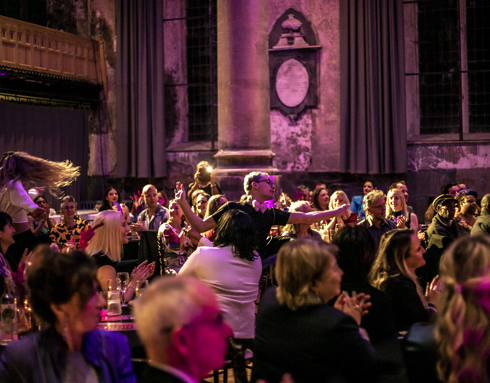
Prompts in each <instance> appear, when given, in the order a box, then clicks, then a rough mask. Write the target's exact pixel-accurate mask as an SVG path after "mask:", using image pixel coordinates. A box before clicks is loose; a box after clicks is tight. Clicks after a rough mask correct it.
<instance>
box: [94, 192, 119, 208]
mask: <svg viewBox="0 0 490 383" xmlns="http://www.w3.org/2000/svg"><path fill="white" fill-rule="evenodd" d="M111 190H115V191H116V192H117V202H118V203H121V195H120V194H119V192H118V191H117V189H116V188H115V187H112V186H108V187H106V188H105V190H104V198H103V199H102V206H101V207H100V208H99V211H104V210H112V205H111V204H110V203H109V201H107V198H106V197H107V196H108V195H109V192H110V191H111Z"/></svg>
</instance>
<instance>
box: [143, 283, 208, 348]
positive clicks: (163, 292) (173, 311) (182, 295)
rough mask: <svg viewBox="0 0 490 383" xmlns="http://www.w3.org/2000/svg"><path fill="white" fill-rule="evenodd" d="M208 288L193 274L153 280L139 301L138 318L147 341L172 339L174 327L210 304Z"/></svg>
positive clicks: (155, 342)
mask: <svg viewBox="0 0 490 383" xmlns="http://www.w3.org/2000/svg"><path fill="white" fill-rule="evenodd" d="M203 288H204V289H206V288H208V289H209V287H207V286H206V285H205V284H204V283H203V282H200V281H198V280H197V279H195V278H191V277H185V276H181V277H167V278H162V279H159V280H158V281H156V282H154V283H152V284H151V285H150V286H149V287H148V288H147V289H145V290H146V291H144V292H143V295H142V296H141V297H139V298H138V299H137V300H136V301H135V311H134V313H135V314H134V316H135V321H136V326H137V331H138V336H139V337H140V339H141V341H142V342H143V344H144V345H145V346H146V345H149V344H161V343H162V342H163V343H166V342H167V343H168V342H169V338H168V336H169V334H171V332H172V330H173V329H174V328H178V327H182V326H184V325H186V324H189V323H191V322H192V320H193V319H194V318H196V317H197V316H199V315H200V314H201V312H202V309H203V306H206V305H208V304H209V295H208V296H206V294H203Z"/></svg>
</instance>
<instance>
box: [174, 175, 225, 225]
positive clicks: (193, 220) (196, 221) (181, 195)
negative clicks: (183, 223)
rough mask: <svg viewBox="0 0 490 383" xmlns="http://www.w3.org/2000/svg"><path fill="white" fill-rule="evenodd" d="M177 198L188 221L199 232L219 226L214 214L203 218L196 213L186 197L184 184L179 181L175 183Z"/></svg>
mask: <svg viewBox="0 0 490 383" xmlns="http://www.w3.org/2000/svg"><path fill="white" fill-rule="evenodd" d="M175 199H176V200H177V203H178V204H179V206H180V208H181V209H182V211H183V213H184V215H185V218H186V220H187V222H189V224H190V225H191V226H192V227H193V228H194V229H196V230H197V231H198V232H199V233H205V232H206V231H208V230H211V229H214V228H215V227H216V226H217V224H216V222H215V221H214V219H213V217H212V216H209V217H208V218H206V219H205V220H202V219H201V218H200V217H198V216H197V215H196V214H194V212H193V211H192V209H191V207H190V205H189V204H188V203H187V200H186V199H185V190H184V185H182V183H180V182H177V184H176V185H175Z"/></svg>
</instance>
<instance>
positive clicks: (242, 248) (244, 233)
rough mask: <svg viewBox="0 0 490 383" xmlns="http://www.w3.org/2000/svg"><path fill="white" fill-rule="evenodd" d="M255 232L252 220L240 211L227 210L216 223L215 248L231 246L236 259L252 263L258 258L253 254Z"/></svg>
mask: <svg viewBox="0 0 490 383" xmlns="http://www.w3.org/2000/svg"><path fill="white" fill-rule="evenodd" d="M256 235H257V234H256V230H255V227H254V225H253V223H252V219H251V218H250V217H249V216H248V215H247V214H245V213H244V212H242V211H240V210H235V209H233V210H228V211H227V212H225V213H224V214H223V215H222V216H221V218H220V220H219V221H218V233H217V235H216V240H215V241H214V246H215V247H225V246H231V247H232V251H233V254H234V255H235V256H236V257H239V258H243V259H247V260H249V261H253V260H254V259H256V258H257V257H258V255H257V254H256V253H255V252H254V249H255V237H256Z"/></svg>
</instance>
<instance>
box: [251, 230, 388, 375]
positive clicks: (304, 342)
mask: <svg viewBox="0 0 490 383" xmlns="http://www.w3.org/2000/svg"><path fill="white" fill-rule="evenodd" d="M334 253H335V247H334V246H331V245H329V244H327V243H325V242H322V241H315V240H313V239H309V238H300V239H297V240H294V241H291V242H289V243H287V244H285V245H284V246H283V247H281V249H280V251H279V255H278V258H277V264H276V281H277V284H278V286H277V288H276V287H271V288H269V290H267V292H266V293H265V294H264V296H263V298H262V299H261V301H260V305H259V310H258V313H257V318H256V328H255V342H254V364H253V370H252V379H251V381H253V382H255V381H256V380H257V379H265V380H266V381H268V382H279V381H281V377H282V375H283V374H284V373H285V372H289V373H290V374H291V375H292V377H293V379H294V381H296V382H309V383H314V382H322V383H324V382H331V381H335V382H340V381H342V382H344V381H348V382H371V381H373V380H374V379H375V378H376V376H377V374H378V371H379V368H380V360H379V357H378V355H377V353H376V351H375V350H374V348H373V346H372V345H371V343H370V342H369V341H368V340H367V339H366V334H365V332H364V331H360V328H359V323H360V322H361V316H362V314H363V312H365V309H366V308H367V304H365V302H364V299H365V297H364V295H363V294H359V295H357V296H355V295H354V294H353V296H352V297H350V296H349V295H348V294H347V293H342V294H341V290H340V282H341V279H342V270H340V268H339V267H338V266H337V261H336V260H335V256H334ZM339 294H340V296H339V298H338V299H337V301H336V302H335V305H334V306H330V305H328V304H327V302H328V301H329V300H331V299H333V298H334V297H336V296H338V295H339ZM361 333H362V335H361ZM354 366H355V367H354Z"/></svg>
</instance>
